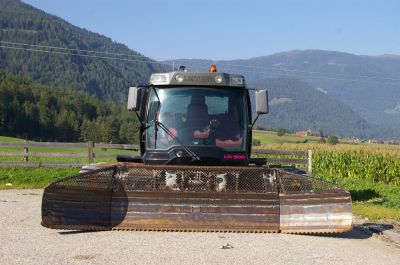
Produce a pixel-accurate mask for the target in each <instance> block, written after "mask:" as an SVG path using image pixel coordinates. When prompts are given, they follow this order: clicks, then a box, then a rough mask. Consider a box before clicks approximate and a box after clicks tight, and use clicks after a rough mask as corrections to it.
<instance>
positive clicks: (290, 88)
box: [250, 78, 370, 137]
mask: <svg viewBox="0 0 400 265" xmlns="http://www.w3.org/2000/svg"><path fill="white" fill-rule="evenodd" d="M250 85H251V86H253V87H255V88H258V89H267V90H268V96H269V104H270V112H269V114H268V115H264V116H262V117H260V120H259V122H258V125H259V126H261V127H264V128H278V127H283V128H286V129H288V130H292V131H294V130H307V129H311V130H313V131H319V130H323V132H325V133H326V134H337V135H343V136H359V137H366V134H367V133H368V132H369V131H368V129H369V126H370V125H369V124H368V123H367V122H366V121H365V120H364V119H362V118H361V117H360V116H359V115H357V114H356V113H355V112H354V111H352V110H351V109H350V108H349V107H347V106H346V105H345V104H343V103H341V102H339V101H337V100H336V99H334V98H332V97H330V96H328V95H326V94H324V93H322V92H321V91H319V90H317V89H316V88H314V87H312V86H311V85H309V84H307V83H305V82H302V81H300V80H298V79H294V78H269V79H264V80H259V81H257V82H253V83H251V84H250ZM253 105H254V104H253Z"/></svg>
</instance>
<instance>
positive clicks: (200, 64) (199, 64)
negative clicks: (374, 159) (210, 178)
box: [0, 41, 400, 82]
mask: <svg viewBox="0 0 400 265" xmlns="http://www.w3.org/2000/svg"><path fill="white" fill-rule="evenodd" d="M0 43H5V44H8V45H19V46H28V47H34V48H25V47H15V46H5V45H0V48H6V49H15V50H25V51H33V52H44V53H53V54H61V55H72V56H82V57H90V58H99V59H111V60H120V61H129V62H137V63H150V64H159V65H167V66H169V67H172V66H171V64H169V63H163V62H158V61H152V60H151V59H150V58H148V57H146V56H143V55H130V54H124V53H114V52H106V51H94V50H84V49H73V48H66V47H56V46H47V45H36V44H27V43H20V42H10V41H0ZM45 49H55V50H56V51H53V50H45ZM57 50H62V51H57ZM63 51H69V52H63ZM74 52H79V53H74ZM82 52H86V53H92V54H82ZM96 54H105V55H114V56H121V57H122V56H125V57H139V58H144V59H147V60H146V61H145V60H138V59H130V58H120V57H110V56H99V55H96ZM160 59H162V58H157V60H160ZM180 61H181V62H182V63H184V60H172V64H174V63H176V62H180ZM186 63H188V65H190V66H194V69H199V70H203V69H204V67H203V66H204V65H205V64H206V62H186ZM218 64H219V65H221V66H225V67H228V68H229V67H232V69H233V70H236V69H235V68H238V67H240V68H241V69H240V70H239V71H240V72H248V73H258V74H268V73H270V72H271V71H281V72H285V73H301V74H307V75H313V77H314V78H320V79H331V80H339V81H346V80H347V81H356V82H357V81H364V80H358V79H357V78H369V79H378V80H388V81H400V79H397V78H388V77H379V76H367V75H362V76H356V77H354V76H351V75H345V74H337V73H328V75H331V76H332V75H334V76H337V77H343V78H336V77H331V76H326V75H327V73H322V72H316V71H301V70H291V69H280V68H276V67H265V66H263V67H260V66H257V65H254V66H251V65H238V64H231V63H224V62H219V63H218ZM196 66H197V68H196ZM200 67H201V69H200ZM243 68H250V69H255V70H246V69H243ZM268 70H269V71H268ZM317 75H322V76H320V77H319V76H317ZM287 76H291V75H287ZM292 76H294V77H296V76H295V75H292ZM345 77H349V78H345Z"/></svg>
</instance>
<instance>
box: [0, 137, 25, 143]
mask: <svg viewBox="0 0 400 265" xmlns="http://www.w3.org/2000/svg"><path fill="white" fill-rule="evenodd" d="M23 141H24V140H23V139H19V138H14V137H8V136H0V142H23Z"/></svg>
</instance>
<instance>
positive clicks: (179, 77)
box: [175, 75, 184, 83]
mask: <svg viewBox="0 0 400 265" xmlns="http://www.w3.org/2000/svg"><path fill="white" fill-rule="evenodd" d="M175 80H176V81H178V83H182V82H183V80H184V77H183V75H176V76H175Z"/></svg>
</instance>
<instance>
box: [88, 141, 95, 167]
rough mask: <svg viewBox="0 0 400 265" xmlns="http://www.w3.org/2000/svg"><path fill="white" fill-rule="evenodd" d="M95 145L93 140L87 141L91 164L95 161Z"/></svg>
mask: <svg viewBox="0 0 400 265" xmlns="http://www.w3.org/2000/svg"><path fill="white" fill-rule="evenodd" d="M93 147H94V145H93V142H92V141H89V142H87V148H88V162H89V164H91V163H93Z"/></svg>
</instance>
